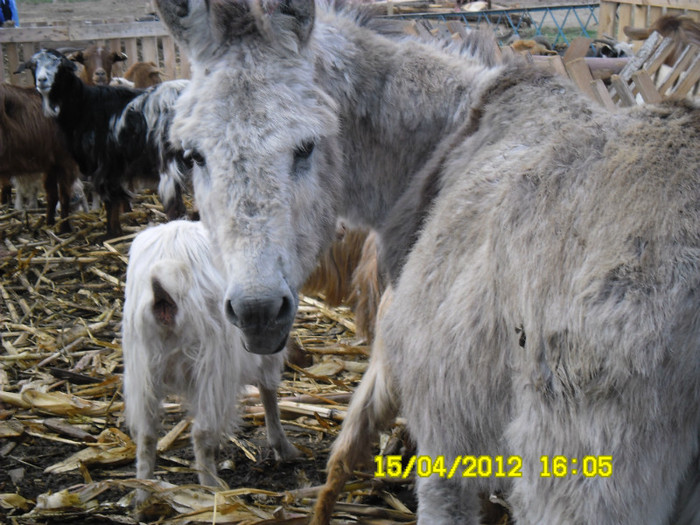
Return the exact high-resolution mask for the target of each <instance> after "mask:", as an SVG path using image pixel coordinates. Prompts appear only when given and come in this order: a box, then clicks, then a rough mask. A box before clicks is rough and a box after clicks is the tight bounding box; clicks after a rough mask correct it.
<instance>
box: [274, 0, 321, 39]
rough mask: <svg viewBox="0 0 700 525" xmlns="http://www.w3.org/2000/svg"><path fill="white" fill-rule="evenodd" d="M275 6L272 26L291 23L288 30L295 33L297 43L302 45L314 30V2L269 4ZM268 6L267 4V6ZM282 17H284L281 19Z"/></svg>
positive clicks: (291, 0)
mask: <svg viewBox="0 0 700 525" xmlns="http://www.w3.org/2000/svg"><path fill="white" fill-rule="evenodd" d="M275 3H276V4H277V5H276V6H275V7H276V9H275V11H273V15H272V20H271V22H272V24H273V26H274V25H276V23H278V24H279V25H280V26H283V27H284V26H287V27H289V24H290V23H291V27H290V29H291V30H292V31H294V33H296V35H297V37H298V38H299V42H300V43H301V44H302V45H304V44H305V43H306V41H307V40H308V39H309V35H311V30H312V29H313V28H314V18H315V15H316V2H315V1H314V0H277V1H276V2H274V1H273V2H270V4H275ZM268 5H269V4H268ZM282 17H285V19H283V18H282Z"/></svg>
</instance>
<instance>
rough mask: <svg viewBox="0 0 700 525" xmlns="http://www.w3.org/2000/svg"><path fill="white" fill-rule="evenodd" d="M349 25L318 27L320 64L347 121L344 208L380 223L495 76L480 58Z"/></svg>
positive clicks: (354, 218) (357, 219) (360, 220)
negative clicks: (488, 80)
mask: <svg viewBox="0 0 700 525" xmlns="http://www.w3.org/2000/svg"><path fill="white" fill-rule="evenodd" d="M343 22H346V21H344V20H342V21H339V23H334V24H332V25H324V24H319V25H318V26H317V31H318V33H317V34H318V35H319V38H318V40H317V41H318V45H319V49H318V50H317V63H316V65H317V68H316V71H317V78H318V81H319V82H320V83H321V84H323V86H324V89H326V91H327V92H328V93H329V94H330V95H331V97H333V98H334V99H335V100H336V102H337V103H338V105H339V113H340V117H341V122H342V130H341V134H340V142H341V147H342V148H343V151H344V153H345V158H346V159H347V160H346V166H345V168H346V169H345V170H344V172H343V177H344V178H345V195H346V196H347V198H346V199H345V200H344V203H343V204H342V205H341V206H342V208H341V209H340V210H339V212H340V215H341V216H343V217H345V218H347V219H348V220H350V221H351V222H353V223H355V224H364V225H368V226H370V227H373V228H378V227H380V226H381V225H382V223H383V221H384V220H385V218H386V216H387V214H388V212H389V210H390V209H391V208H392V207H393V206H394V204H395V203H396V202H397V200H398V199H399V198H400V197H401V195H402V194H403V192H404V191H405V190H406V188H407V187H408V185H409V184H410V182H411V180H412V179H413V177H414V176H415V175H416V174H417V173H418V172H419V171H420V170H421V168H422V167H423V166H424V164H425V163H426V162H427V161H428V159H429V158H430V157H431V156H432V154H433V152H434V151H435V149H436V148H437V146H438V144H439V143H440V142H441V140H442V139H444V138H445V137H446V136H447V135H449V134H450V133H451V132H453V131H454V130H455V129H456V128H457V127H458V126H459V125H460V123H461V122H463V121H464V120H466V119H467V118H468V115H469V108H470V106H471V104H472V102H473V100H474V99H475V97H477V96H478V94H479V93H480V91H481V86H482V85H483V84H484V82H485V81H486V78H487V77H488V78H491V76H492V75H491V74H490V73H489V70H488V68H487V67H486V66H484V65H482V64H480V63H479V62H477V61H476V60H475V59H473V58H468V57H465V56H460V55H458V54H457V53H455V54H451V53H449V52H446V51H444V50H442V49H439V48H438V47H437V46H436V45H430V44H424V43H421V42H418V41H416V40H412V39H408V38H399V37H396V38H389V37H387V36H384V35H381V34H379V33H377V32H375V31H372V30H370V29H368V28H364V27H360V26H358V25H356V24H351V23H346V24H343ZM493 70H494V71H496V70H497V69H496V68H493Z"/></svg>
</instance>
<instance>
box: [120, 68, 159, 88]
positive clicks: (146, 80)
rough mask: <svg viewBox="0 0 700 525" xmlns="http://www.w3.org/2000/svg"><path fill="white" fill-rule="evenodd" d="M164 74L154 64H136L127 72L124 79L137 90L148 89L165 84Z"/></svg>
mask: <svg viewBox="0 0 700 525" xmlns="http://www.w3.org/2000/svg"><path fill="white" fill-rule="evenodd" d="M162 74H163V72H162V71H161V70H160V69H158V66H157V65H156V64H154V63H153V62H135V63H134V64H132V65H131V67H129V69H127V70H126V73H124V78H125V79H127V80H128V81H130V82H133V83H134V87H135V88H147V87H151V86H155V85H156V84H160V83H162V82H163V77H162Z"/></svg>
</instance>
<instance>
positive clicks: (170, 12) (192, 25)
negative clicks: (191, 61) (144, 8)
mask: <svg viewBox="0 0 700 525" xmlns="http://www.w3.org/2000/svg"><path fill="white" fill-rule="evenodd" d="M155 3H156V6H157V8H158V11H159V12H160V15H161V18H162V20H163V22H165V25H167V26H168V29H169V30H170V32H171V33H172V35H173V36H174V37H175V40H177V41H178V44H180V45H182V46H184V47H185V48H186V49H187V50H188V52H189V53H190V54H192V53H194V54H198V53H199V52H200V51H201V50H203V49H205V48H206V47H207V46H210V45H211V44H214V41H213V37H212V35H211V29H210V27H209V20H208V18H209V1H208V0H206V1H205V0H155Z"/></svg>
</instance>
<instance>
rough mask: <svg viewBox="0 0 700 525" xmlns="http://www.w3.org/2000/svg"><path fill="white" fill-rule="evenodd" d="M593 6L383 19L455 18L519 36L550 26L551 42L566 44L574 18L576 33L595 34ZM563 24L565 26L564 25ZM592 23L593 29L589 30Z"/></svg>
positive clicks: (583, 34)
mask: <svg viewBox="0 0 700 525" xmlns="http://www.w3.org/2000/svg"><path fill="white" fill-rule="evenodd" d="M597 9H599V4H581V5H568V6H566V5H564V6H552V7H526V8H511V9H491V10H488V11H477V12H474V13H470V12H455V13H411V14H400V15H391V16H388V17H387V18H396V19H412V20H420V19H432V20H437V21H443V22H447V21H448V20H458V21H460V22H462V23H463V24H464V25H465V26H466V27H468V28H471V27H472V26H473V25H477V26H478V25H481V24H484V25H486V26H487V27H489V28H491V29H492V30H494V31H496V30H497V28H499V27H501V28H507V29H510V30H512V31H513V32H514V33H515V34H516V35H517V36H518V37H522V36H523V33H530V32H531V31H532V32H534V34H535V35H542V29H543V28H546V27H552V28H553V29H554V30H555V34H556V36H555V37H554V41H553V42H552V44H553V45H554V44H557V43H559V42H560V41H561V42H563V43H565V44H566V45H567V46H568V44H569V37H567V35H566V33H565V29H570V28H571V27H572V25H571V24H573V23H574V20H575V22H576V25H574V26H573V27H574V28H576V26H578V29H579V30H580V36H583V37H586V38H592V34H593V33H597V29H598V28H597V26H598V24H599V20H598V16H597V12H596V10H597ZM572 13H573V15H572ZM545 22H547V25H545ZM550 22H551V25H550ZM567 24H568V25H569V27H567ZM594 26H595V29H593V27H594ZM509 36H510V35H509ZM531 36H532V35H527V36H526V37H527V38H529V37H531ZM593 36H594V35H593Z"/></svg>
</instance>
